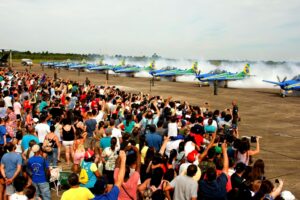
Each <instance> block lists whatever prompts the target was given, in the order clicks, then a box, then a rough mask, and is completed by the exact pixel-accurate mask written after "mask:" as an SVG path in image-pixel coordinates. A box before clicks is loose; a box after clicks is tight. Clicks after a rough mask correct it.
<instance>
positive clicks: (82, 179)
mask: <svg viewBox="0 0 300 200" xmlns="http://www.w3.org/2000/svg"><path fill="white" fill-rule="evenodd" d="M88 167H90V165H89V166H88ZM88 181H89V176H88V173H87V171H86V168H85V166H84V163H83V164H82V167H81V170H80V174H79V182H80V183H82V184H87V182H88Z"/></svg>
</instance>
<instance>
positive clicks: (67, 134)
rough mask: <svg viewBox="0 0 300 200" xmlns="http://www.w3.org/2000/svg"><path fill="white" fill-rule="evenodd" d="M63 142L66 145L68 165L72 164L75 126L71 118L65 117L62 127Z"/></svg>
mask: <svg viewBox="0 0 300 200" xmlns="http://www.w3.org/2000/svg"><path fill="white" fill-rule="evenodd" d="M61 137H62V141H63V142H62V144H63V146H64V147H65V151H66V152H65V154H66V161H67V165H68V166H70V157H71V158H72V159H73V158H74V149H73V144H74V140H75V128H74V126H72V125H71V120H69V119H63V120H62V128H61Z"/></svg>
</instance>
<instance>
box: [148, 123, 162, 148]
mask: <svg viewBox="0 0 300 200" xmlns="http://www.w3.org/2000/svg"><path fill="white" fill-rule="evenodd" d="M145 137H146V141H147V144H148V146H149V147H150V148H151V147H154V148H155V150H156V151H159V150H160V147H161V145H162V137H161V135H159V134H158V133H156V127H155V126H154V125H150V126H149V132H148V133H146V135H145Z"/></svg>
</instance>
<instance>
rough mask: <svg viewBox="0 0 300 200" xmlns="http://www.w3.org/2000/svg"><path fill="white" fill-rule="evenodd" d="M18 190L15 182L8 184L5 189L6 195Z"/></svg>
mask: <svg viewBox="0 0 300 200" xmlns="http://www.w3.org/2000/svg"><path fill="white" fill-rule="evenodd" d="M15 192H16V189H15V187H14V186H13V184H10V185H6V189H5V194H6V195H12V194H13V193H15Z"/></svg>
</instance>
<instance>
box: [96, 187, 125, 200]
mask: <svg viewBox="0 0 300 200" xmlns="http://www.w3.org/2000/svg"><path fill="white" fill-rule="evenodd" d="M119 193H120V189H119V188H118V187H117V186H115V185H114V187H113V188H112V189H111V191H110V192H109V193H106V194H102V195H99V196H96V197H95V198H94V199H93V200H117V199H118V196H119Z"/></svg>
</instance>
